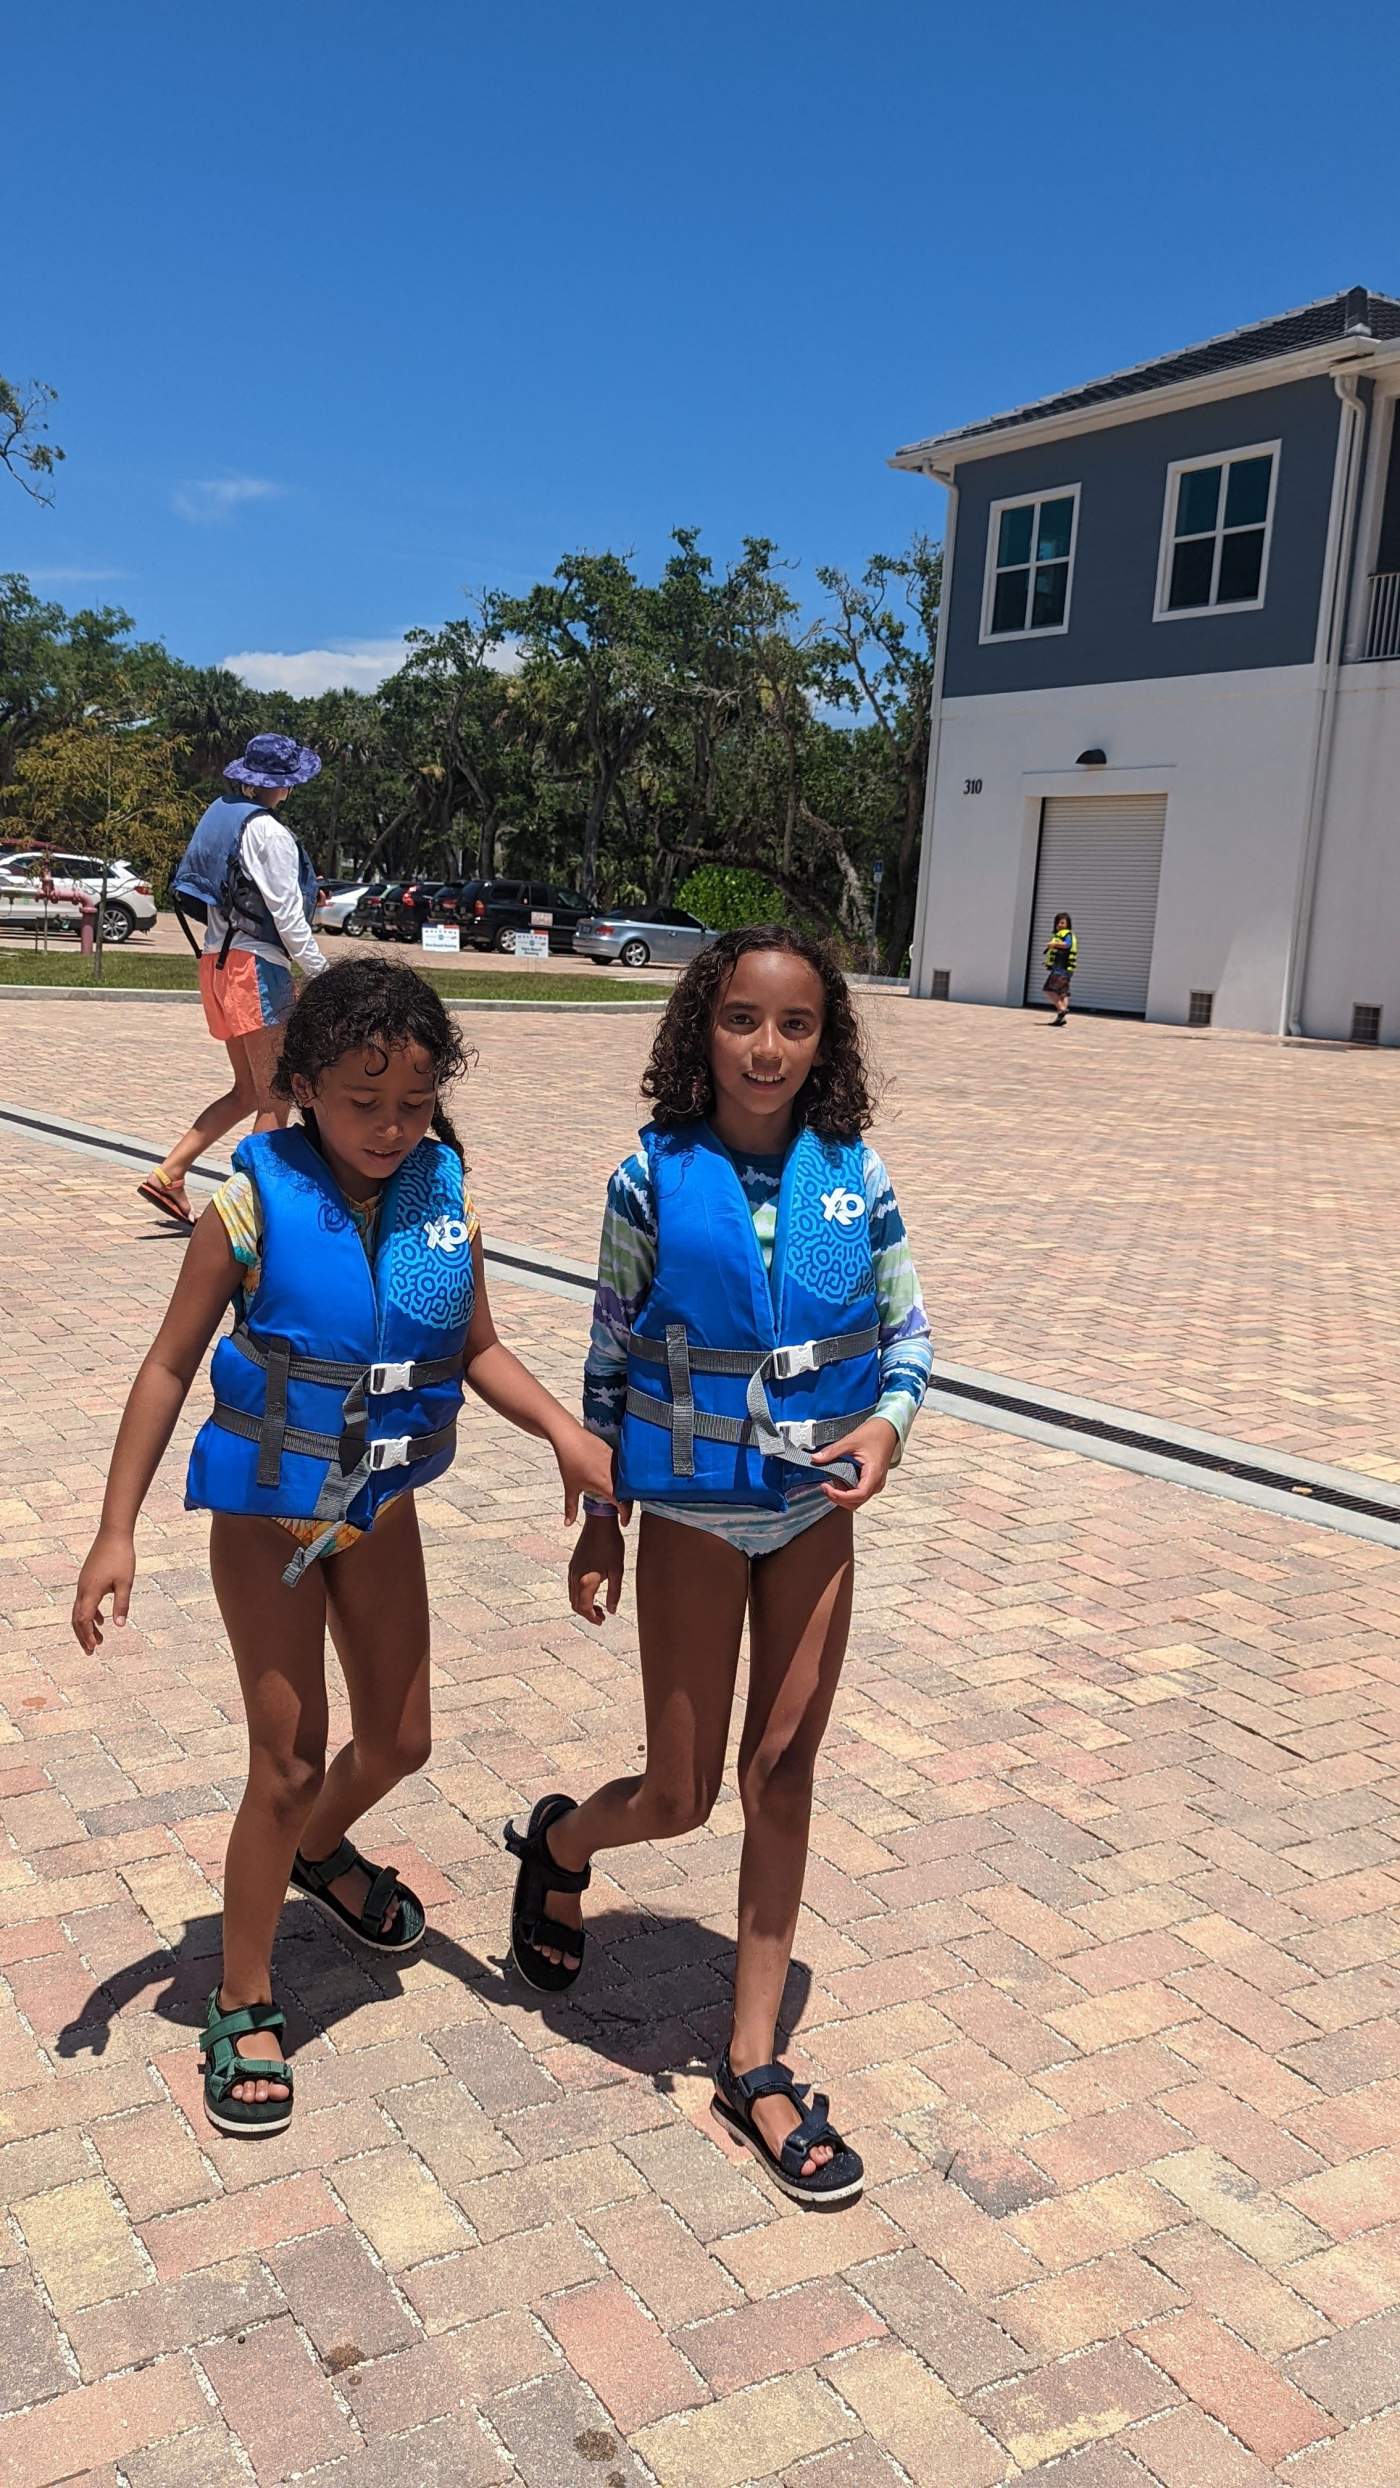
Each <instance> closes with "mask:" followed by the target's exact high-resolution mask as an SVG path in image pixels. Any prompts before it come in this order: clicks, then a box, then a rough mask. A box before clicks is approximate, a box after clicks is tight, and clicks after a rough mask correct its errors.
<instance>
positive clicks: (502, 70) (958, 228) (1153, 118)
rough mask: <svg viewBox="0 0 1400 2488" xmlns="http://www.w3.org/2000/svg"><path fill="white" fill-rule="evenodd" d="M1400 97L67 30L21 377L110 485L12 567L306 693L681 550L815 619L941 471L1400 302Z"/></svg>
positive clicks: (917, 24)
mask: <svg viewBox="0 0 1400 2488" xmlns="http://www.w3.org/2000/svg"><path fill="white" fill-rule="evenodd" d="M1358 65H1361V66H1360V68H1359V67H1358ZM1397 69H1400V32H1397V25H1396V21H1395V20H1394V19H1392V18H1390V17H1389V16H1388V13H1386V12H1377V11H1376V10H1374V9H1368V10H1366V11H1365V12H1364V13H1363V11H1362V9H1361V8H1360V7H1357V6H1355V5H1352V6H1348V5H1346V0H1342V5H1340V6H1334V7H1332V8H1331V9H1329V10H1327V11H1321V10H1317V9H1315V8H1312V7H1309V6H1306V5H1302V4H1300V0H1281V4H1275V5H1271V6H1268V7H1265V6H1263V5H1260V0H1234V5H1233V6H1231V7H1230V8H1229V9H1226V10H1221V9H1219V8H1218V7H1217V6H1209V7H1207V6H1204V5H1201V0H1185V5H1183V6H1179V7H1177V8H1176V9H1175V10H1174V11H1172V12H1170V13H1166V14H1164V13H1163V12H1161V11H1155V10H1154V11H1145V10H1142V9H1137V8H1128V7H1124V6H1123V5H1121V0H1117V5H1114V6H1106V5H1102V0H1064V4H1063V5H1061V6H1060V7H1058V8H1053V9H1052V8H1048V7H1046V6H1045V5H1044V0H1038V4H1037V5H1034V6H1031V5H1025V0H1012V5H1005V6H996V5H992V6H987V7H983V8H981V9H975V10H974V9H967V8H965V7H960V8H956V9H954V8H948V7H941V8H929V7H928V6H924V7H919V6H917V5H915V6H913V7H910V6H909V5H908V4H907V0H906V4H905V5H904V6H902V7H900V8H898V9H895V8H890V7H887V6H873V7H871V6H867V7H866V8H865V9H863V10H861V9H858V8H857V7H855V6H854V5H852V0H801V4H800V5H798V0H766V5H765V0H748V5H744V6H740V5H736V0H707V5H706V6H705V7H704V8H703V9H699V8H692V9H690V10H677V9H666V8H658V7H657V6H656V5H655V0H650V4H649V5H647V6H641V5H636V4H635V0H626V4H625V5H618V4H615V0H597V4H596V5H595V6H594V7H592V8H589V9H580V8H578V7H577V6H569V7H565V6H562V5H559V0H533V5H529V4H527V5H525V6H523V7H521V6H517V7H516V8H515V9H513V10H511V11H506V10H504V9H501V8H486V7H482V6H478V5H476V4H475V0H407V4H406V5H403V6H401V7H399V8H398V9H396V10H393V11H391V10H390V9H389V8H388V7H386V6H384V5H382V0H381V4H380V5H375V6H370V5H367V4H366V0H280V5H277V6H272V5H268V0H238V5H237V6H236V7H225V8H222V9H214V8H209V7H191V6H190V5H189V0H124V5H123V6H122V7H120V8H114V7H112V6H111V0H60V5H59V6H58V7H57V8H51V9H30V10H27V11H25V12H23V13H22V15H21V16H20V17H19V18H17V19H14V20H13V21H12V23H11V25H10V27H9V29H8V31H7V37H6V65H5V74H6V85H7V90H8V95H9V98H10V100H11V103H12V104H13V103H14V101H15V100H16V99H18V100H20V101H21V102H22V104H23V106H24V112H23V119H22V120H20V119H19V118H18V116H16V115H14V114H13V113H11V114H10V115H7V123H8V126H7V129H6V138H5V148H6V159H7V164H6V169H7V184H6V187H7V196H8V199H9V202H10V218H9V223H8V239H7V244H6V254H5V256H6V268H5V286H4V308H3V314H0V370H4V371H5V372H6V373H7V374H8V376H9V377H10V378H11V379H23V378H27V377H29V376H30V375H39V376H42V377H43V378H45V379H47V380H49V381H51V382H53V384H54V385H55V386H56V387H57V388H58V389H59V391H60V404H59V406H58V408H57V410H56V413H55V417H54V436H55V438H57V439H59V440H60V441H61V442H62V443H63V445H64V446H65V448H66V449H67V451H68V462H67V464H66V465H65V466H64V467H63V468H62V469H61V471H60V476H59V487H58V498H57V506H56V508H55V509H54V510H52V511H48V512H45V511H38V510H31V509H30V507H29V506H28V505H27V504H26V503H25V502H24V500H23V499H22V497H21V496H20V494H19V493H18V492H17V491H16V490H15V489H14V488H13V487H11V486H8V485H7V484H6V479H5V478H4V477H3V476H0V485H5V489H4V491H3V494H0V568H6V569H8V568H19V569H26V570H29V571H30V572H31V573H32V574H33V575H34V576H35V578H36V582H37V583H38V584H40V585H41V586H43V587H44V588H45V590H46V591H47V592H49V593H51V594H53V595H55V596H57V597H59V598H60V599H61V600H62V601H64V602H65V603H69V604H76V603H82V602H87V601H101V600H103V599H111V600H113V601H117V602H120V603H122V604H124V605H126V606H127V608H128V609H129V610H130V611H131V612H132V613H133V614H134V615H135V616H136V618H137V621H138V624H139V626H140V628H141V630H142V632H143V633H144V634H147V635H150V636H159V637H163V638H164V639H166V640H167V642H168V643H169V645H170V646H171V647H172V648H173V649H175V650H176V651H177V652H178V653H180V654H181V655H184V656H186V657H189V658H190V659H192V660H194V661H197V662H201V663H212V662H216V661H218V660H220V659H222V658H224V657H227V656H229V655H234V654H243V653H245V652H262V653H263V654H267V653H269V652H272V653H274V654H278V655H285V654H287V653H290V654H292V655H293V656H296V657H298V658H299V665H293V666H291V667H288V666H287V665H285V664H283V665H282V666H280V667H278V666H271V667H264V668H263V669H262V673H261V677H260V678H262V679H269V680H270V679H272V678H273V676H274V675H277V674H279V673H280V675H281V676H282V677H283V678H284V679H286V680H287V682H288V683H289V685H290V686H291V687H298V688H300V687H313V681H319V680H320V679H324V678H325V675H326V673H327V671H330V672H334V671H335V670H337V669H336V667H335V666H332V667H330V668H329V669H328V668H326V667H325V666H324V665H319V666H318V664H317V663H316V662H315V661H314V660H312V659H308V658H307V656H306V654H305V652H307V651H314V650H318V649H325V648H328V647H329V648H332V649H336V650H355V651H359V652H360V654H359V656H358V659H357V664H356V666H353V667H352V666H349V665H347V664H346V663H345V662H344V661H342V663H341V666H340V670H341V671H344V672H346V673H347V674H348V675H349V677H350V678H352V679H367V678H368V676H370V675H372V673H373V672H374V670H375V665H376V662H380V663H383V662H385V661H387V659H386V656H385V653H384V652H385V651H386V649H389V650H391V648H392V643H393V642H394V641H395V640H396V638H397V636H398V634H399V633H401V632H402V631H403V630H404V628H405V627H407V626H409V625H411V624H413V623H417V622H432V621H435V620H438V619H440V618H442V617H443V616H445V615H447V614H449V613H452V612H454V611H460V610H461V607H462V601H463V592H464V590H465V589H467V588H469V587H474V586H480V585H487V584H495V585H500V586H504V587H507V588H509V589H512V590H515V589H523V588H524V587H526V586H528V585H529V583H530V582H531V581H532V580H533V579H534V578H536V577H540V576H543V575H545V574H546V573H547V572H548V570H549V569H550V568H551V567H552V565H553V563H554V561H555V560H556V559H557V558H558V556H559V554H560V553H561V552H562V551H564V550H565V549H569V548H573V547H577V546H587V547H589V548H593V549H597V548H600V547H604V546H611V547H614V548H616V549H619V550H632V551H634V552H635V553H636V555H637V556H638V558H639V560H640V561H641V562H642V563H643V564H644V565H645V566H647V567H651V568H654V566H655V565H656V564H657V562H658V561H659V560H660V559H661V558H662V556H663V554H664V549H665V542H666V537H667V534H668V531H669V529H670V528H671V527H672V526H674V525H677V524H692V525H698V526H699V527H701V528H702V529H703V531H704V534H705V538H706V541H707V543H708V546H709V549H710V550H711V552H712V553H713V555H714V556H715V557H716V558H717V559H722V558H724V557H725V556H727V555H728V554H729V553H730V552H732V551H733V550H734V549H735V548H736V547H737V545H738V542H739V539H740V537H741V536H742V535H744V534H745V533H754V534H766V535H771V536H773V537H775V538H776V539H777V540H778V542H779V544H780V545H781V547H782V548H783V550H784V552H785V553H786V554H787V555H788V556H789V557H790V558H791V559H793V560H794V561H796V562H797V563H799V564H800V565H802V569H801V571H800V573H799V580H798V584H799V588H800V589H801V591H802V592H803V593H804V594H808V595H810V594H812V593H814V592H815V591H814V589H813V585H812V582H811V566H812V565H813V564H814V563H815V562H817V561H822V560H830V561H835V562H838V563H841V564H844V565H846V566H856V565H859V564H860V563H861V562H862V561H863V560H864V558H865V557H866V555H867V554H868V553H870V552H872V551H874V550H876V549H885V550H897V549H898V548H899V546H900V545H901V544H902V543H903V542H904V541H905V540H906V539H907V537H908V536H909V535H910V534H911V533H912V532H913V531H914V530H915V529H916V528H918V527H920V526H922V527H925V528H929V529H932V530H933V531H934V532H937V531H938V529H939V527H940V526H941V496H940V495H939V494H938V493H937V492H936V490H935V488H934V487H933V486H932V485H928V484H925V483H922V482H921V481H919V480H917V479H915V478H912V477H908V476H896V475H893V474H891V473H890V472H889V471H888V470H887V469H886V467H885V465H884V460H885V458H886V456H887V455H888V453H889V452H890V451H891V450H893V449H894V448H895V447H896V446H897V445H898V444H899V443H900V442H902V441H905V440H908V439H911V438H915V437H918V436H919V435H920V434H923V433H927V432H930V431H933V430H935V429H937V428H939V427H941V426H943V425H945V424H951V423H956V422H960V421H964V420H967V419H969V418H971V417H973V416H975V415H978V414H982V413H987V412H990V411H992V410H993V409H996V408H998V407H1001V406H1004V405H1007V404H1014V403H1016V402H1017V401H1019V400H1021V399H1023V398H1026V397H1030V396H1035V395H1038V394H1040V393H1042V392H1044V391H1046V390H1050V389H1053V388H1056V387H1059V386H1061V385H1066V384H1070V383H1073V382H1075V381H1078V380H1081V379H1087V378H1090V377H1092V376H1093V375H1094V374H1096V373H1098V372H1101V371H1106V370H1111V369H1113V368H1114V367H1115V366H1117V365H1119V364H1121V363H1131V362H1136V361H1140V360H1142V359H1143V358H1145V357H1146V356H1148V355H1151V354H1153V353H1155V352H1158V351H1164V350H1166V349H1167V348H1169V347H1171V346H1175V345H1180V344H1185V343H1187V342H1189V341H1190V340H1192V339H1194V338H1197V337H1203V336H1207V335H1209V334H1211V333H1212V332H1214V331H1216V330H1219V329H1223V328H1229V327H1233V326H1235V325H1237V324H1238V323H1240V322H1241V321H1244V320H1248V319H1251V318H1255V317H1261V316H1263V315H1265V314H1267V313H1269V312H1273V311H1277V310H1282V309H1285V308H1287V307H1289V306H1291V305H1293V304H1295V303H1300V302H1305V301H1308V300H1310V299H1312V298H1313V297H1315V296H1317V295H1320V294H1325V293H1331V292H1333V291H1335V290H1337V289H1338V288H1340V287H1342V286H1345V285H1348V284H1352V283H1366V284H1370V285H1372V286H1374V287H1376V288H1378V289H1380V290H1383V291H1395V292H1400V238H1397V233H1396V215H1395V207H1394V167H1393V162H1392V160H1391V159H1392V153H1393V151H1391V150H1388V149H1387V147H1386V145H1385V144H1384V141H1383V136H1382V137H1378V135H1377V131H1376V128H1375V127H1373V126H1372V118H1373V116H1368V113H1367V111H1366V108H1365V107H1366V104H1367V100H1368V99H1370V100H1371V101H1372V102H1374V100H1375V99H1377V98H1380V97H1383V96H1384V95H1386V94H1387V93H1390V92H1393V91H1394V85H1395V77H1396V72H1397ZM1358 75H1360V76H1361V78H1362V81H1363V83H1362V84H1361V85H1360V86H1358V84H1357V79H1358ZM255 670H256V669H255Z"/></svg>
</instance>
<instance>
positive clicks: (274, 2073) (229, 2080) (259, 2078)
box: [204, 2047, 296, 2108]
mask: <svg viewBox="0 0 1400 2488" xmlns="http://www.w3.org/2000/svg"><path fill="white" fill-rule="evenodd" d="M295 2078H296V2077H295V2075H294V2074H293V2072H292V2068H291V2066H290V2065H288V2064H285V2063H284V2062H283V2060H282V2059H281V2057H280V2056H240V2055H239V2053H238V2051H237V2049H236V2048H233V2047H230V2049H229V2051H228V2055H227V2057H224V2056H221V2057H220V2059H219V2062H218V2063H217V2064H206V2066H205V2069H204V2087H205V2089H206V2091H208V2093H209V2094H210V2096H211V2098H212V2099H213V2102H214V2105H215V2107H216V2108H217V2107H218V2106H219V2104H220V2102H221V2101H222V2100H225V2099H227V2097H228V2095H229V2092H230V2091H231V2090H232V2089H233V2088H234V2085H235V2084H236V2083H238V2082H284V2083H285V2084H286V2086H287V2090H288V2091H289V2092H290V2091H291V2090H292V2088H293V2085H294V2082H295ZM256 2104H257V2103H256V2102H255V2101H252V2102H250V2103H249V2105H250V2106H255V2105H256Z"/></svg>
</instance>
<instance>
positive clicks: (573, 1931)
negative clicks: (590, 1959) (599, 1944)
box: [520, 1917, 588, 1961]
mask: <svg viewBox="0 0 1400 2488" xmlns="http://www.w3.org/2000/svg"><path fill="white" fill-rule="evenodd" d="M520 1933H521V1935H522V1936H523V1937H524V1939H525V1942H526V1943H527V1944H531V1945H533V1947H534V1949H535V1951H536V1952H543V1950H544V1948H545V1946H546V1945H547V1944H548V1945H551V1946H552V1947H553V1949H554V1950H555V1951H556V1952H567V1953H568V1954H569V1955H570V1957H571V1958H576V1959H578V1960H580V1961H581V1960H582V1959H583V1947H584V1945H585V1944H586V1942H587V1941H588V1938H587V1935H586V1933H585V1931H584V1929H583V1928H582V1927H581V1926H563V1925H561V1923H560V1921H559V1919H558V1918H529V1917H526V1918H522V1919H521V1920H520Z"/></svg>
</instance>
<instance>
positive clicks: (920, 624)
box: [814, 536, 943, 971]
mask: <svg viewBox="0 0 1400 2488" xmlns="http://www.w3.org/2000/svg"><path fill="white" fill-rule="evenodd" d="M817 576H818V578H819V579H820V580H821V583H822V585H823V587H824V588H825V589H826V590H827V592H828V594H829V595H830V596H831V598H832V600H833V610H832V612H831V615H830V617H829V619H828V622H827V626H826V630H825V632H824V635H823V637H822V638H821V640H820V641H819V643H818V645H817V647H816V650H815V652H814V653H815V656H816V660H817V665H818V668H819V673H820V678H821V682H822V688H823V691H824V694H825V696H826V698H827V699H828V700H831V701H842V702H844V703H845V704H846V706H847V707H849V708H850V709H852V710H854V711H855V712H856V714H857V715H858V716H859V717H860V719H861V721H862V722H861V726H860V728H859V729H858V732H857V735H856V737H855V738H854V739H853V743H852V748H851V760H852V764H853V785H854V789H855V791H856V794H857V802H856V805H855V810H856V812H857V815H858V817H859V818H860V819H861V823H862V833H861V837H860V842H859V844H860V871H861V876H862V881H863V883H864V882H865V881H866V880H867V879H868V878H869V867H870V865H871V864H873V862H874V861H875V858H876V857H877V856H878V857H880V858H881V859H882V860H883V861H884V864H885V868H886V876H887V878H886V901H885V904H886V916H885V927H884V933H883V939H882V945H881V949H882V957H883V960H884V963H885V965H886V966H887V967H891V968H893V969H894V970H896V971H897V970H898V969H899V968H900V967H901V966H902V964H903V961H904V958H905V955H906V953H907V952H908V949H909V943H910V939H911V936H912V934H913V930H914V907H915V902H916V899H917V895H918V880H919V841H920V831H921V826H922V821H923V806H924V785H925V780H926V778H927V774H928V741H929V717H930V706H931V701H932V694H933V664H934V652H935V649H936V646H937V640H938V622H939V612H940V608H941V605H942V599H943V553H942V548H941V547H940V546H938V545H935V544H932V543H930V541H929V539H928V538H927V537H926V536H916V537H915V539H914V542H913V544H912V545H911V546H910V549H909V551H908V552H907V553H906V554H902V555H899V556H893V555H890V554H887V553H877V554H876V555H875V557H874V559H873V560H872V561H869V562H867V564H866V566H865V569H864V571H863V573H862V574H861V576H860V578H859V579H851V578H849V577H848V576H847V574H846V573H845V572H844V571H841V570H835V569H828V568H822V569H819V570H818V572H817Z"/></svg>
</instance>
